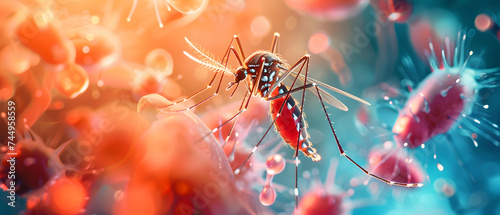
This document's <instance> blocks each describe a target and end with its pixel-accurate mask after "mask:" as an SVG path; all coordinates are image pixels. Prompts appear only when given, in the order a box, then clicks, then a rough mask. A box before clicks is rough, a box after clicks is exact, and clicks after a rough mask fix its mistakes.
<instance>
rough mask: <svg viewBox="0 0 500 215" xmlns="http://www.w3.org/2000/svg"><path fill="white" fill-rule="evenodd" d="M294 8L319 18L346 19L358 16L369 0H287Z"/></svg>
mask: <svg viewBox="0 0 500 215" xmlns="http://www.w3.org/2000/svg"><path fill="white" fill-rule="evenodd" d="M285 3H286V4H287V5H288V6H289V7H290V8H292V9H294V10H296V11H298V12H300V13H306V14H308V15H311V16H313V17H316V18H318V19H324V20H332V21H338V20H345V19H348V18H351V17H353V16H356V15H357V14H358V13H359V12H361V11H363V10H364V9H365V8H366V6H368V3H369V1H368V0H329V1H324V0H308V1H302V0H285Z"/></svg>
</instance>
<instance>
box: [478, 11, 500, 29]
mask: <svg viewBox="0 0 500 215" xmlns="http://www.w3.org/2000/svg"><path fill="white" fill-rule="evenodd" d="M474 25H475V26H476V28H477V30H479V31H481V32H485V31H488V30H490V29H491V28H493V26H494V25H495V22H494V21H493V19H492V18H491V16H490V15H488V14H486V13H481V14H479V15H477V16H476V19H475V20H474Z"/></svg>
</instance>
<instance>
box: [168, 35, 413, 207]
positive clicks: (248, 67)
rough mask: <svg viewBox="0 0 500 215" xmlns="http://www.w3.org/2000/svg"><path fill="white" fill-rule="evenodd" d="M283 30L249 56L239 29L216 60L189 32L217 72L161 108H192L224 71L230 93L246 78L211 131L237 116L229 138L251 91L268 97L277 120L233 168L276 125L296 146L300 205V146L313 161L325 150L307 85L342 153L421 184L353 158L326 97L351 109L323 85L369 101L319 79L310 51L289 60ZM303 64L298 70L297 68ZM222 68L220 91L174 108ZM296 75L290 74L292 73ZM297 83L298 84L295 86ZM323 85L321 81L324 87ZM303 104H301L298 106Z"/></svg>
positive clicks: (201, 58)
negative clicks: (236, 102)
mask: <svg viewBox="0 0 500 215" xmlns="http://www.w3.org/2000/svg"><path fill="white" fill-rule="evenodd" d="M279 38H280V35H279V33H275V34H274V37H273V41H272V45H271V49H270V50H269V51H256V52H254V53H253V54H252V55H250V56H249V57H248V58H246V57H245V54H244V52H243V48H242V45H241V42H240V39H239V37H238V36H237V35H234V37H233V39H232V40H231V42H230V43H229V46H228V48H227V49H226V52H225V54H224V56H223V58H222V60H221V62H218V61H216V60H215V58H214V57H213V55H212V54H211V53H210V52H208V51H205V50H203V49H202V48H200V47H198V46H197V45H195V44H193V43H192V42H191V41H189V40H188V39H187V38H185V40H186V42H187V43H188V45H189V46H190V47H191V48H192V49H193V50H194V52H195V53H196V54H197V55H198V57H194V56H193V55H191V54H189V53H188V52H186V51H184V54H185V55H186V56H187V57H189V58H191V59H192V60H194V61H195V62H197V63H199V64H201V65H203V66H205V67H207V68H209V69H211V70H213V71H214V72H215V74H214V75H213V77H212V78H211V80H210V82H209V83H208V84H207V85H206V86H205V88H202V89H201V90H199V91H197V92H195V93H194V94H192V95H190V96H188V97H186V98H185V99H183V100H180V101H177V102H174V103H171V104H169V105H167V106H163V107H161V108H160V109H162V110H166V111H169V112H180V111H185V110H190V109H192V108H194V107H196V106H198V105H200V104H202V103H204V102H206V101H208V100H210V99H211V98H213V97H214V96H217V95H218V94H219V91H220V89H221V83H222V80H223V78H224V76H225V75H229V76H234V81H232V82H230V83H229V86H228V87H227V88H226V91H229V90H230V89H231V88H232V87H234V91H233V92H232V93H231V96H233V95H234V92H235V91H236V89H237V88H238V86H239V85H240V84H244V85H245V87H246V91H245V94H244V96H243V98H242V101H241V105H240V108H239V111H238V112H237V113H236V114H234V115H233V116H232V117H231V118H229V119H228V120H227V121H225V122H223V123H221V124H220V126H218V127H217V128H214V129H213V130H212V132H211V133H210V134H207V135H211V134H214V133H215V132H217V131H218V130H219V129H220V128H222V127H223V126H224V125H226V124H227V123H229V122H231V121H233V120H234V123H233V125H232V128H231V130H230V132H229V134H228V136H227V137H226V140H228V139H229V137H230V136H231V133H232V131H233V128H234V125H235V124H236V121H237V119H238V116H240V115H241V114H242V113H243V112H245V111H246V110H247V108H248V104H249V102H250V99H251V98H252V97H257V96H260V97H261V98H263V99H264V100H265V101H269V102H270V105H271V117H272V123H271V125H270V126H269V127H268V128H267V130H266V132H265V133H264V135H263V136H262V138H261V139H260V141H259V142H258V143H257V144H256V145H255V146H254V148H253V149H252V151H251V152H250V154H249V155H248V157H247V158H246V160H245V162H243V163H242V164H241V165H240V166H239V168H237V169H235V171H234V174H235V175H237V174H238V173H239V172H240V170H241V168H242V167H244V165H245V164H246V162H247V161H248V160H249V158H250V157H251V156H252V155H253V153H255V152H256V151H257V148H258V147H259V145H260V144H261V143H262V141H263V140H264V137H265V136H266V135H267V134H268V133H269V131H270V130H271V128H272V127H273V125H274V127H275V128H276V130H277V132H278V133H279V134H280V136H281V138H282V139H283V140H284V141H285V143H287V144H288V145H290V146H291V147H292V148H293V149H295V154H294V156H293V157H294V158H295V189H294V195H295V207H296V208H297V207H298V197H299V191H298V188H297V185H298V183H297V181H298V180H297V178H298V177H297V174H298V173H297V172H298V166H299V157H298V154H299V151H301V152H302V153H303V154H304V155H305V156H307V157H310V158H311V159H312V160H313V161H319V160H321V156H320V155H319V154H318V152H317V150H316V149H315V148H314V147H313V146H312V144H311V142H310V141H309V138H310V136H309V133H308V132H307V123H306V121H305V120H304V112H303V111H304V97H305V92H306V89H307V90H309V91H310V92H312V93H313V94H314V95H315V96H317V97H318V98H319V101H320V102H321V105H322V109H323V111H324V113H325V116H326V119H327V120H328V124H329V125H330V129H331V132H332V134H333V136H334V137H335V142H336V144H337V147H338V150H339V152H340V154H341V155H342V156H344V157H346V158H347V159H348V160H349V161H350V162H352V163H353V164H354V165H356V166H357V167H358V168H359V169H360V170H361V171H363V172H364V173H365V174H367V175H368V176H370V177H373V178H376V179H378V180H380V181H382V182H385V183H387V184H389V185H396V186H404V187H421V186H423V184H421V183H404V182H396V181H391V180H388V179H386V178H383V177H380V176H377V175H374V174H372V173H370V172H369V171H367V170H366V169H365V168H363V167H362V166H361V165H359V164H358V163H357V162H356V161H354V160H353V159H352V158H351V157H349V156H348V155H347V154H346V153H345V151H344V149H343V148H342V146H341V144H340V142H339V140H338V138H337V134H336V133H335V130H334V128H333V126H332V123H331V120H330V115H329V114H328V112H327V110H326V106H325V102H326V103H328V104H330V105H332V106H334V107H336V108H338V109H340V110H343V111H347V110H348V108H347V107H346V106H345V105H344V104H343V103H342V102H341V101H339V100H338V99H337V98H335V97H334V96H332V95H331V94H329V93H328V92H327V91H325V90H324V89H323V88H326V89H328V90H331V91H334V92H336V93H339V94H342V95H344V96H347V97H349V98H351V99H354V100H356V101H358V102H361V103H363V104H366V105H370V104H369V103H368V102H366V101H364V100H363V99H360V98H358V97H356V96H354V95H352V94H349V93H347V92H344V91H342V90H340V89H338V88H335V87H332V86H330V85H328V84H325V83H323V82H320V81H318V80H315V79H313V78H311V77H309V76H308V75H309V74H308V73H309V59H310V55H309V54H305V55H304V56H302V57H301V58H300V59H299V60H298V61H297V62H295V63H294V64H293V65H292V66H290V65H288V64H287V63H286V61H285V59H284V58H282V57H281V56H280V55H278V54H277V49H278V43H279ZM234 42H236V45H237V47H238V49H236V48H235V47H234V46H233V43H234ZM231 53H232V54H233V55H234V56H235V57H236V60H237V61H238V63H239V67H238V68H237V69H236V70H231V69H230V68H229V67H228V66H227V64H228V61H229V57H230V56H231ZM297 69H298V72H297V71H295V70H297ZM219 74H220V78H219V80H218V84H217V88H216V90H215V92H214V93H213V94H212V95H210V96H209V97H207V98H205V99H203V100H202V101H200V102H198V103H196V104H194V105H192V106H189V107H187V108H182V109H173V108H172V106H175V105H177V104H180V103H182V102H185V101H187V100H189V99H191V98H193V97H195V96H196V95H199V94H201V93H202V92H204V91H206V90H208V89H211V88H212V85H213V84H214V82H215V80H216V78H217V76H218V75H219ZM290 75H291V76H290ZM288 77H290V78H293V77H294V78H293V82H292V84H291V85H290V87H287V86H285V84H284V83H283V81H284V80H285V79H286V78H288ZM296 85H297V86H296ZM318 86H320V87H322V88H319V87H318ZM297 92H301V94H302V96H301V99H300V103H298V102H297V100H295V99H294V98H293V97H292V94H293V93H297ZM299 106H300V107H299Z"/></svg>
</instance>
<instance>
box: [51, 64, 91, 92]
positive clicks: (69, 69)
mask: <svg viewBox="0 0 500 215" xmlns="http://www.w3.org/2000/svg"><path fill="white" fill-rule="evenodd" d="M54 81H55V83H54V86H55V88H56V89H57V90H58V91H59V92H60V93H61V94H63V95H64V96H66V97H68V98H75V97H77V96H78V95H80V94H82V93H83V92H85V90H86V89H87V87H88V86H89V76H88V74H87V72H86V71H85V70H84V69H83V68H82V67H81V66H79V65H78V64H75V63H70V64H67V65H66V66H65V67H64V69H62V70H61V71H59V72H56V74H55V80H54Z"/></svg>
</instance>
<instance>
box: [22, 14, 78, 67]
mask: <svg viewBox="0 0 500 215" xmlns="http://www.w3.org/2000/svg"><path fill="white" fill-rule="evenodd" d="M49 17H50V15H49V14H46V13H37V14H36V15H32V16H28V18H26V20H25V21H24V22H23V23H21V24H20V25H19V27H18V28H17V30H16V36H17V39H18V40H19V42H21V43H22V44H23V45H25V46H26V47H28V48H29V49H30V50H32V51H33V52H35V53H37V54H38V55H40V57H41V58H42V59H43V60H44V61H45V62H47V63H50V64H65V63H71V62H74V60H75V47H74V46H73V44H72V43H71V41H70V40H69V39H68V38H67V37H66V36H65V35H64V33H63V31H62V29H61V27H60V25H58V24H56V23H54V22H55V21H54V20H50V18H49Z"/></svg>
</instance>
